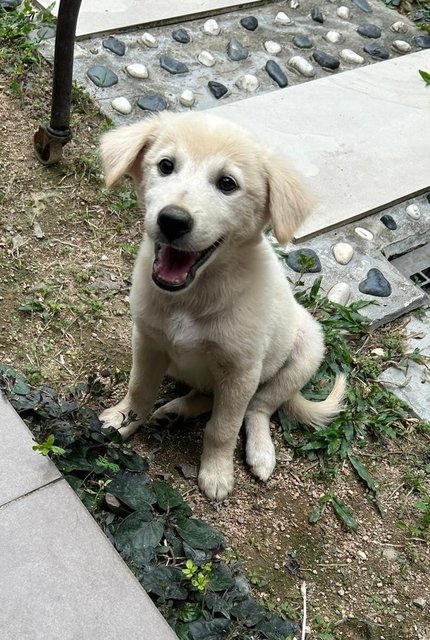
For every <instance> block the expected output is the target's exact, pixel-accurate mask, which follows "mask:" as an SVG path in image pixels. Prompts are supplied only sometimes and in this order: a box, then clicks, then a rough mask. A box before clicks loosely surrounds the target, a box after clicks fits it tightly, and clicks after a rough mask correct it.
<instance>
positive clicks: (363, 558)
mask: <svg viewBox="0 0 430 640" xmlns="http://www.w3.org/2000/svg"><path fill="white" fill-rule="evenodd" d="M357 555H358V557H359V558H360V560H367V556H366V554H365V553H364V551H361V549H359V550H358V551H357Z"/></svg>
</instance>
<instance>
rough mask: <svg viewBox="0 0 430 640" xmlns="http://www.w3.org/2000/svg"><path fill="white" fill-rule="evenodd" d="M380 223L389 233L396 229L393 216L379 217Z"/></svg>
mask: <svg viewBox="0 0 430 640" xmlns="http://www.w3.org/2000/svg"><path fill="white" fill-rule="evenodd" d="M381 222H382V224H384V225H385V226H386V227H387V229H390V231H395V230H396V229H397V222H396V221H395V220H394V218H393V216H390V215H389V214H388V213H387V214H385V215H383V216H382V217H381Z"/></svg>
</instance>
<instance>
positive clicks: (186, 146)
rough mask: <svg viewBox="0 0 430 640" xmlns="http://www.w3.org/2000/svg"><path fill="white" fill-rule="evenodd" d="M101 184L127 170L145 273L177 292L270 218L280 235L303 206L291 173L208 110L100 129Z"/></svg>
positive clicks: (252, 237)
mask: <svg viewBox="0 0 430 640" xmlns="http://www.w3.org/2000/svg"><path fill="white" fill-rule="evenodd" d="M101 154H102V160H103V165H104V172H105V179H106V184H107V185H108V186H111V185H113V184H115V183H116V182H117V181H118V180H119V179H120V178H121V177H122V176H123V175H124V174H129V175H131V176H132V177H133V179H134V181H135V184H136V188H137V191H138V195H139V200H140V202H141V204H142V206H143V209H144V212H145V231H146V233H147V234H148V236H149V238H150V239H151V240H152V241H153V243H154V256H155V259H154V268H153V280H154V282H155V283H156V284H157V285H158V286H159V287H161V288H163V289H166V290H169V291H178V290H182V289H185V288H186V287H187V286H189V285H190V284H191V283H192V282H193V281H194V280H195V278H196V277H197V275H198V274H199V273H201V272H202V271H203V270H204V269H206V268H207V267H208V265H210V264H211V262H213V261H215V260H216V259H217V256H222V254H223V253H224V252H225V251H226V249H227V248H228V247H239V246H241V245H244V244H246V243H249V242H253V241H257V240H258V238H259V236H260V233H261V231H262V229H263V228H264V226H265V225H266V224H267V223H268V222H269V220H271V222H272V226H273V229H274V233H275V235H276V237H277V239H278V240H279V242H280V243H282V244H283V243H285V242H287V241H288V240H289V239H290V238H291V237H292V235H293V233H294V231H295V229H296V228H297V226H298V225H299V224H300V223H301V222H302V220H303V218H304V217H305V215H306V213H307V211H308V201H307V198H306V196H305V195H304V192H303V190H302V188H301V186H300V185H299V182H298V181H297V179H296V178H295V177H294V176H293V174H292V173H291V171H290V170H289V169H288V168H287V167H286V166H285V165H284V164H283V163H282V161H281V160H279V159H278V158H277V157H276V156H274V155H271V154H269V153H267V152H266V150H265V149H263V148H262V146H261V145H260V144H259V143H257V142H256V141H255V140H253V138H252V137H251V135H250V133H249V132H247V131H245V130H243V129H242V128H241V127H238V126H237V125H235V124H233V123H231V122H229V121H227V120H223V119H220V118H217V117H215V116H213V115H208V114H204V113H184V114H179V115H174V114H169V113H163V114H160V115H159V116H156V117H153V118H150V119H148V120H146V121H144V122H140V123H137V124H135V125H132V126H130V127H123V128H120V129H117V130H114V131H111V132H109V133H107V134H105V135H104V136H103V139H102V143H101Z"/></svg>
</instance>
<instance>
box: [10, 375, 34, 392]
mask: <svg viewBox="0 0 430 640" xmlns="http://www.w3.org/2000/svg"><path fill="white" fill-rule="evenodd" d="M12 392H13V393H16V394H17V395H18V396H26V395H28V394H29V393H31V388H30V387H29V385H28V384H27V383H26V382H25V380H24V379H23V378H21V376H19V377H18V378H17V381H16V382H15V384H14V385H13V390H12Z"/></svg>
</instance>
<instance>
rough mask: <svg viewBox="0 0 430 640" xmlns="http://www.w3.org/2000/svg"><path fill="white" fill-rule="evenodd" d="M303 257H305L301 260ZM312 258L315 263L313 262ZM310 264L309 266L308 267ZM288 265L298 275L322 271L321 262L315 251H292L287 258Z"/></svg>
mask: <svg viewBox="0 0 430 640" xmlns="http://www.w3.org/2000/svg"><path fill="white" fill-rule="evenodd" d="M301 256H303V257H302V258H301ZM311 258H312V259H313V262H311ZM306 263H308V265H309V266H306ZM287 265H288V266H289V267H290V268H291V269H293V271H297V273H318V272H319V271H321V262H320V259H319V258H318V256H317V254H316V253H315V251H314V250H313V249H298V250H297V251H290V253H289V254H288V256H287Z"/></svg>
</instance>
